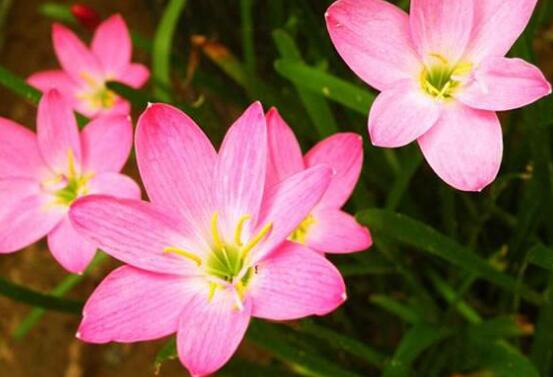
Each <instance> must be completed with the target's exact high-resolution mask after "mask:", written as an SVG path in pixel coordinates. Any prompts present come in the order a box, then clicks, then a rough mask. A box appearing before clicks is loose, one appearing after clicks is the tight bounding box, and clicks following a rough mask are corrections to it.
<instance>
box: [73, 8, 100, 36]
mask: <svg viewBox="0 0 553 377" xmlns="http://www.w3.org/2000/svg"><path fill="white" fill-rule="evenodd" d="M71 13H72V14H73V16H74V17H75V18H76V19H77V21H78V22H79V23H80V24H81V25H83V26H84V27H85V28H87V29H88V30H90V31H94V30H95V29H96V27H97V26H98V25H99V24H100V22H102V19H101V18H100V15H99V14H98V12H96V11H95V10H94V9H93V8H91V7H89V6H88V5H85V4H73V5H72V6H71Z"/></svg>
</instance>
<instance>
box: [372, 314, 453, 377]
mask: <svg viewBox="0 0 553 377" xmlns="http://www.w3.org/2000/svg"><path fill="white" fill-rule="evenodd" d="M449 335H450V332H449V331H448V330H444V329H440V328H437V327H436V326H434V325H430V324H426V323H420V324H418V325H415V326H414V327H412V328H411V329H410V330H409V331H408V332H407V334H405V336H404V337H403V338H402V339H401V343H400V344H399V347H398V348H397V349H396V352H395V354H394V356H393V357H392V359H391V360H390V362H389V363H388V365H387V367H386V369H384V372H383V373H382V377H407V376H409V370H410V368H411V364H412V363H413V362H414V361H415V360H416V359H417V357H419V355H420V354H421V353H422V352H424V351H425V350H426V349H427V348H429V347H431V346H432V345H434V344H436V343H438V342H440V341H442V340H443V339H445V338H446V337H447V336H449Z"/></svg>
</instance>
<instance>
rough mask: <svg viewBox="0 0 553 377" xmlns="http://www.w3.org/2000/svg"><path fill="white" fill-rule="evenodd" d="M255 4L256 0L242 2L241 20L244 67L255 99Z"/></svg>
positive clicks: (250, 90)
mask: <svg viewBox="0 0 553 377" xmlns="http://www.w3.org/2000/svg"><path fill="white" fill-rule="evenodd" d="M253 3H254V0H240V20H241V28H242V48H243V55H244V66H245V70H246V72H247V76H246V80H247V81H246V87H247V88H248V92H249V93H250V96H254V97H255V93H256V90H255V85H256V81H257V80H256V69H255V64H256V63H255V61H256V59H255V44H254V34H253V32H254V30H253V20H254V18H253V14H252V13H253Z"/></svg>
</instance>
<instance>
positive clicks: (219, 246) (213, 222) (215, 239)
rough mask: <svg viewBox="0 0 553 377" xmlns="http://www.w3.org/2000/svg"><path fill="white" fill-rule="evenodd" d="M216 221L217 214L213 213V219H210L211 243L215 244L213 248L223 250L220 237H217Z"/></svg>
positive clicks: (217, 218)
mask: <svg viewBox="0 0 553 377" xmlns="http://www.w3.org/2000/svg"><path fill="white" fill-rule="evenodd" d="M218 220H219V213H218V212H215V213H214V214H213V217H212V218H211V233H212V234H213V242H214V243H215V247H216V248H217V249H223V247H224V245H223V241H222V240H221V236H220V235H219V229H217V222H218Z"/></svg>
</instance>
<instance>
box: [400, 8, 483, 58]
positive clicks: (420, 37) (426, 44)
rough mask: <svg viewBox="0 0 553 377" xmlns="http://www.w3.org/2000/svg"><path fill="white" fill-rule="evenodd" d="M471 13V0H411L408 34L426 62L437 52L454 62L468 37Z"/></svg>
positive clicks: (471, 20) (471, 19) (472, 16)
mask: <svg viewBox="0 0 553 377" xmlns="http://www.w3.org/2000/svg"><path fill="white" fill-rule="evenodd" d="M480 1H482V0H476V2H480ZM473 12H474V4H473V0H446V1H444V0H411V12H410V17H409V22H410V25H411V35H412V37H413V42H414V44H415V46H416V47H417V50H418V52H419V54H420V56H421V57H423V59H424V60H425V61H426V60H427V59H428V58H429V57H430V55H431V54H440V55H442V56H443V57H445V58H447V59H448V60H449V61H450V62H451V63H455V62H457V61H458V60H459V59H460V58H461V57H462V56H463V54H464V52H465V49H466V47H467V44H468V42H469V40H470V37H471V31H472V24H473V18H474V13H473Z"/></svg>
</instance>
